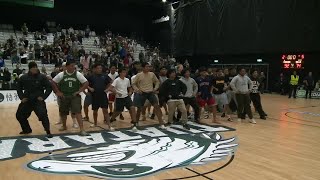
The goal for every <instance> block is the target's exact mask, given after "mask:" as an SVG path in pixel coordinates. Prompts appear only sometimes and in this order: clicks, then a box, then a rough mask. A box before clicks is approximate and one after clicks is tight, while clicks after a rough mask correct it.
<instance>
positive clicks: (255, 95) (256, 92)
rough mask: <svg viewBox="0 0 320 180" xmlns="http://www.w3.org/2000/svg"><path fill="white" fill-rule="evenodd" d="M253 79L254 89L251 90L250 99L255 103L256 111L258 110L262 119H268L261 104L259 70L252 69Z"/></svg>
mask: <svg viewBox="0 0 320 180" xmlns="http://www.w3.org/2000/svg"><path fill="white" fill-rule="evenodd" d="M250 79H251V81H252V91H251V92H250V99H251V101H252V103H253V106H254V108H255V109H256V111H258V113H259V115H260V119H263V120H266V116H267V114H266V113H265V112H264V111H263V108H262V105H261V97H260V87H261V86H260V85H261V84H260V81H259V79H258V71H257V70H254V71H252V76H251V78H250Z"/></svg>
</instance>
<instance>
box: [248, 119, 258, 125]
mask: <svg viewBox="0 0 320 180" xmlns="http://www.w3.org/2000/svg"><path fill="white" fill-rule="evenodd" d="M249 122H250V123H252V124H257V122H256V121H255V120H254V119H249Z"/></svg>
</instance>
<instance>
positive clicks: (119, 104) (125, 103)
mask: <svg viewBox="0 0 320 180" xmlns="http://www.w3.org/2000/svg"><path fill="white" fill-rule="evenodd" d="M114 106H115V111H117V112H122V111H123V110H124V107H126V108H127V109H128V110H130V108H131V107H132V106H133V103H132V101H131V98H130V97H129V96H127V97H125V98H116V100H115V102H114Z"/></svg>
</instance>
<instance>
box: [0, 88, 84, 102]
mask: <svg viewBox="0 0 320 180" xmlns="http://www.w3.org/2000/svg"><path fill="white" fill-rule="evenodd" d="M84 98H85V95H84V94H83V93H81V99H82V100H84ZM45 101H46V102H47V103H50V102H57V96H56V94H55V93H53V92H52V93H51V94H50V95H49V96H48V98H47V99H46V100H45ZM20 102H21V100H20V99H19V96H18V93H17V91H15V90H4V91H0V105H2V104H14V103H20Z"/></svg>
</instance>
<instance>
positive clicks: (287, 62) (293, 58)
mask: <svg viewBox="0 0 320 180" xmlns="http://www.w3.org/2000/svg"><path fill="white" fill-rule="evenodd" d="M281 59H282V64H283V68H284V69H303V68H304V67H303V63H304V54H289V55H282V57H281Z"/></svg>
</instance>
